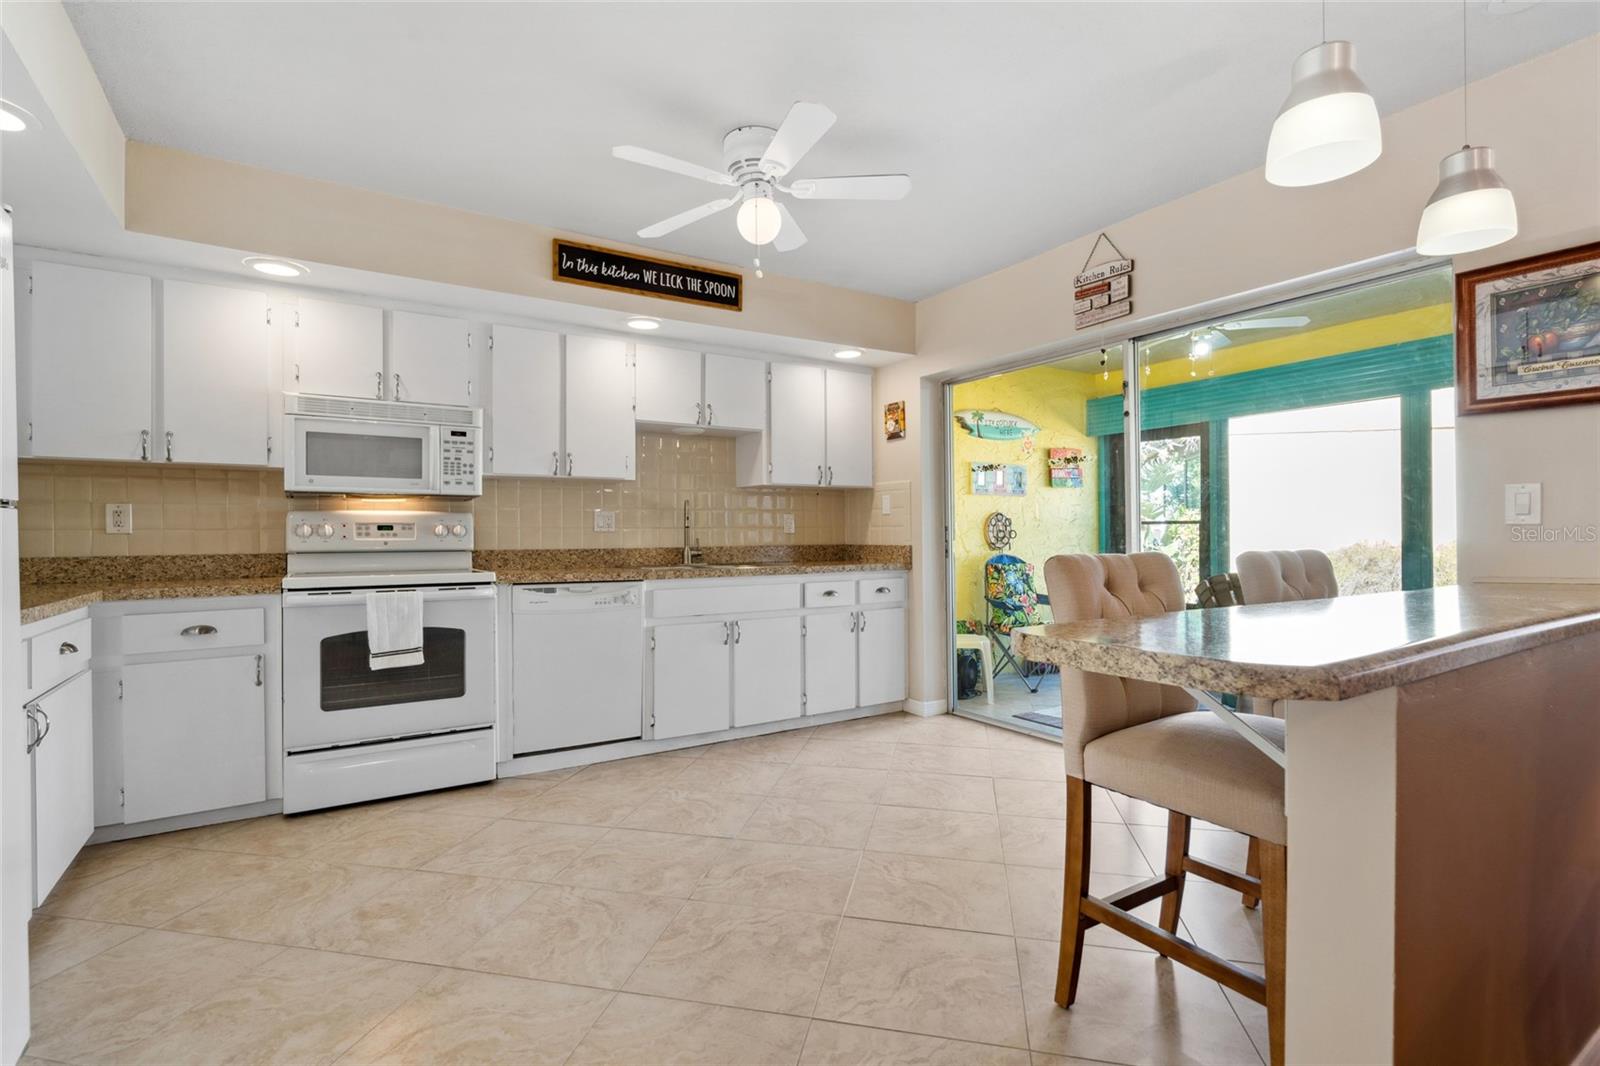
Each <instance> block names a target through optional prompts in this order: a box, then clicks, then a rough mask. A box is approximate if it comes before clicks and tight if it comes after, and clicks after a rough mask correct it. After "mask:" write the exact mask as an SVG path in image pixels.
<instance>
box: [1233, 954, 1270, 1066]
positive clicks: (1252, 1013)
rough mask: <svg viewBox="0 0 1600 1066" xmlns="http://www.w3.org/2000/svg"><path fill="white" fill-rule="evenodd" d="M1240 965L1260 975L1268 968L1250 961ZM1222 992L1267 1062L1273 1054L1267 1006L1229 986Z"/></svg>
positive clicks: (1262, 1059)
mask: <svg viewBox="0 0 1600 1066" xmlns="http://www.w3.org/2000/svg"><path fill="white" fill-rule="evenodd" d="M1239 965H1240V966H1242V967H1243V968H1244V969H1246V970H1249V971H1250V972H1251V973H1254V974H1257V975H1259V976H1265V975H1266V970H1264V969H1263V968H1262V967H1260V966H1255V965H1252V964H1250V963H1240V964H1239ZM1222 994H1223V995H1225V996H1227V997H1228V1004H1229V1006H1231V1007H1233V1013H1234V1014H1235V1015H1236V1016H1237V1017H1238V1019H1239V1021H1240V1022H1241V1023H1243V1025H1244V1031H1245V1032H1246V1033H1248V1034H1249V1036H1250V1043H1252V1044H1254V1045H1255V1049H1256V1054H1258V1055H1260V1056H1261V1061H1262V1062H1266V1061H1267V1060H1268V1059H1269V1058H1271V1056H1272V1044H1271V1034H1269V1033H1268V1032H1267V1008H1266V1006H1265V1005H1264V1004H1261V1003H1257V1002H1256V1001H1255V1000H1253V999H1246V998H1245V997H1244V996H1241V995H1240V994H1239V993H1237V992H1235V991H1233V990H1232V989H1229V988H1224V989H1223V990H1222Z"/></svg>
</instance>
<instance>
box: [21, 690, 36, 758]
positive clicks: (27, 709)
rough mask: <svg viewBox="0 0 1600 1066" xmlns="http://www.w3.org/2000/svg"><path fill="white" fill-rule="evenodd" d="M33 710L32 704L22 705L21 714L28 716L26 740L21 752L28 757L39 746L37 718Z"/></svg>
mask: <svg viewBox="0 0 1600 1066" xmlns="http://www.w3.org/2000/svg"><path fill="white" fill-rule="evenodd" d="M33 710H34V708H33V704H31V703H29V704H24V705H23V708H22V713H23V714H25V715H27V716H28V740H27V745H26V747H25V748H24V749H23V750H24V753H25V754H28V755H32V754H33V749H34V748H36V747H38V746H39V716H38V715H36V714H34V713H33Z"/></svg>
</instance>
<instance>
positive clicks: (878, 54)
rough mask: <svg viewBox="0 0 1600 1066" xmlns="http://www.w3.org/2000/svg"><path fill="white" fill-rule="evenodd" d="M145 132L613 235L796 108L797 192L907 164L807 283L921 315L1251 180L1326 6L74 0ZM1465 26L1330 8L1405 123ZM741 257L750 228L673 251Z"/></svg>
mask: <svg viewBox="0 0 1600 1066" xmlns="http://www.w3.org/2000/svg"><path fill="white" fill-rule="evenodd" d="M67 7H68V11H69V13H70V15H71V17H72V21H73V23H74V25H75V26H76V27H77V30H78V33H79V35H80V37H81V38H82V39H83V43H84V47H85V48H86V49H87V51H88V53H89V56H90V59H91V60H92V61H93V63H94V65H95V68H96V70H97V71H98V73H99V75H100V78H101V80H102V82H103V83H104V85H105V88H106V92H107V94H108V96H109V97H110V100H111V103H112V106H113V107H114V109H115V110H116V113H117V117H118V119H119V120H120V121H121V123H122V125H123V128H124V130H125V131H126V133H127V134H128V136H130V137H132V138H134V139H137V140H141V141H147V142H151V143H155V144H160V145H167V146H171V147H175V148H181V149H185V150H188V151H193V152H198V153H202V154H205V155H210V156H217V157H221V158H225V159H230V160H235V161H239V162H243V163H249V164H253V165H256V166H261V167H266V168H270V169H273V170H278V171H286V172H290V173H294V174H301V175H306V176H310V177H315V178H321V179H326V180H330V181H336V182H342V183H346V184H350V185H355V186H360V187H364V188H370V189H376V190H381V191H384V192H388V193H393V194H397V195H401V196H406V197H411V198H415V199H419V200H427V201H433V202H436V203H442V204H447V205H450V206H454V207H460V208H466V209H469V210H474V211H479V212H483V213H486V214H490V215H496V216H501V217H506V218H513V219H518V220H523V221H529V222H536V223H541V224H544V225H548V226H552V227H556V228H559V229H565V230H571V231H575V232H578V233H582V234H588V235H592V236H596V237H600V238H605V239H610V240H617V241H622V240H636V238H634V237H633V233H634V231H635V230H637V229H639V228H640V227H642V226H644V225H647V224H649V223H651V222H654V221H656V220H658V219H660V218H664V217H666V216H667V215H670V214H673V213H676V212H677V211H680V210H682V209H684V208H687V207H689V206H692V205H694V204H698V203H702V202H704V201H706V200H709V199H712V198H714V195H708V192H709V193H712V194H715V190H714V189H712V188H711V187H710V186H708V185H704V184H701V183H699V182H696V181H694V180H691V179H688V178H682V177H679V176H676V175H673V174H667V173H662V172H653V171H650V170H647V169H645V168H642V167H639V166H637V165H634V164H629V163H625V162H622V161H619V160H615V159H612V158H611V157H610V155H609V149H610V146H611V145H613V144H623V143H632V144H639V145H644V146H647V147H651V148H655V149H657V150H660V151H663V152H668V153H671V154H675V155H680V156H682V157H685V158H688V159H692V160H695V161H698V162H701V163H704V164H707V165H710V166H713V167H719V166H720V144H721V138H722V135H723V133H724V132H725V131H726V130H728V129H729V128H731V127H733V126H737V125H743V124H750V123H760V124H767V125H776V124H777V123H778V121H779V120H780V119H781V118H782V116H783V114H784V112H785V111H786V110H787V108H788V106H789V104H790V103H791V102H793V101H794V100H796V99H806V100H814V101H817V102H820V103H824V104H826V105H828V106H829V107H831V108H832V109H833V110H834V111H835V112H837V113H838V115H839V122H838V124H837V125H836V126H835V127H834V128H833V130H832V131H831V132H830V133H829V134H828V136H827V137H826V138H824V140H823V141H822V143H821V144H819V145H818V146H817V147H816V149H814V150H813V151H812V153H811V154H810V155H809V156H808V157H807V158H806V159H805V160H804V161H803V163H802V164H801V166H800V167H798V168H797V169H796V171H795V176H796V177H806V176H823V175H829V174H851V173H874V172H881V171H900V170H903V171H906V172H908V173H910V174H911V176H912V179H913V182H914V188H913V191H912V193H911V196H910V197H909V198H908V199H906V200H904V201H901V202H898V203H837V202H835V203H819V202H810V203H800V204H798V205H797V206H795V207H794V208H793V210H794V213H795V215H796V217H797V219H798V220H799V222H800V224H801V225H802V227H803V228H804V229H805V231H806V233H807V234H808V235H809V237H810V238H811V240H810V243H809V244H807V245H806V246H805V247H804V248H802V249H800V250H798V251H795V252H790V253H786V254H779V253H776V252H770V251H769V253H768V256H767V262H766V265H767V266H769V267H770V268H771V269H773V270H775V271H777V272H780V273H783V274H787V275H790V276H794V277H799V278H806V279H810V280H815V281H822V282H827V283H831V284H835V285H842V286H846V287H849V288H855V289H861V290H865V291H870V292H877V293H884V294H888V295H893V296H898V297H903V298H908V299H916V298H921V297H924V296H927V295H930V294H932V293H935V292H938V291H941V290H943V289H946V288H948V287H950V286H952V285H955V284H957V283H959V282H961V281H964V280H967V279H969V278H973V277H977V276H980V275H982V274H985V273H988V272H989V271H992V270H995V269H997V268H999V267H1002V266H1006V265H1008V264H1010V263H1013V262H1016V261H1017V260H1020V259H1023V258H1025V257H1027V256H1029V255H1032V254H1035V253H1038V252H1041V251H1043V250H1045V249H1047V248H1050V247H1053V246H1055V245H1058V244H1061V243H1063V242H1065V241H1067V240H1070V239H1072V238H1074V237H1076V236H1079V235H1082V234H1085V233H1089V232H1092V231H1094V230H1096V229H1098V228H1100V227H1103V226H1106V225H1109V224H1111V223H1112V222H1114V221H1116V220H1118V219H1121V218H1125V217H1127V216H1129V215H1132V214H1135V213H1137V212H1139V211H1141V210H1143V209H1145V208H1148V207H1150V206H1152V205H1155V204H1158V203H1162V202H1165V201H1167V200H1170V199H1173V198H1175V197H1178V196H1181V195H1184V194H1186V193H1189V192H1192V191H1194V190H1196V189H1199V188H1203V187H1205V186H1207V185H1210V184H1213V183H1215V182H1217V181H1219V180H1221V179H1222V178H1225V177H1228V176H1230V175H1233V174H1236V173H1239V172H1242V171H1245V170H1248V169H1250V168H1252V167H1254V166H1257V165H1258V164H1259V162H1260V160H1261V156H1262V152H1263V150H1264V146H1265V143H1266V136H1267V131H1268V129H1269V127H1270V125H1271V122H1272V118H1273V115H1274V114H1275V112H1276V110H1277V107H1278V105H1279V103H1280V102H1281V100H1282V97H1283V95H1284V93H1285V91H1286V90H1287V84H1288V68H1289V63H1290V61H1291V60H1292V59H1293V58H1294V56H1295V55H1296V54H1297V53H1299V52H1300V51H1302V50H1303V49H1305V48H1306V47H1309V46H1310V45H1312V44H1314V43H1316V41H1317V40H1318V34H1319V32H1320V31H1319V28H1318V20H1319V15H1318V11H1319V8H1318V5H1317V4H1314V3H1304V2H1294V3H1290V2H1280V3H1076V4H1004V3H982V4H979V3H970V4H924V3H907V4H829V3H769V4H756V3H753V4H671V3H664V4H608V3H588V4H566V3H551V4H479V3H452V4H429V3H251V2H245V3H82V2H73V3H69V4H68V5H67ZM1470 16H1471V18H1470V22H1471V26H1470V33H1471V36H1472V56H1473V62H1472V73H1473V76H1474V77H1477V76H1481V75H1483V74H1485V73H1488V72H1489V71H1491V70H1495V69H1499V68H1501V67H1503V66H1507V65H1509V64H1512V63H1515V62H1519V61H1521V60H1523V59H1526V58H1529V57H1531V56H1534V55H1537V54H1539V53H1541V52H1545V51H1548V50H1550V49H1552V48H1554V47H1557V46H1559V45H1561V44H1564V43H1566V42H1569V41H1572V40H1576V39H1578V38H1580V37H1582V36H1586V35H1588V34H1592V33H1596V32H1600V3H1595V2H1594V0H1544V2H1542V3H1533V4H1529V3H1527V2H1526V0H1501V2H1495V3H1484V2H1482V0H1474V2H1473V3H1472V4H1471V6H1470ZM1460 19H1461V14H1460V9H1459V8H1458V7H1456V6H1455V5H1453V4H1450V3H1439V2H1426V0H1424V2H1383V3H1334V4H1331V5H1329V9H1328V13H1327V20H1328V33H1329V36H1330V37H1347V38H1350V39H1353V40H1354V41H1356V42H1357V47H1358V49H1359V64H1358V65H1359V69H1360V71H1361V73H1362V75H1363V77H1365V79H1366V80H1367V83H1368V84H1369V85H1370V87H1371V88H1372V90H1373V92H1374V93H1375V95H1376V96H1377V98H1378V101H1379V105H1380V107H1381V108H1382V109H1383V110H1384V111H1385V112H1389V111H1394V110H1398V109H1400V108H1404V107H1406V106H1408V105H1410V104H1413V103H1416V102H1418V101H1419V100H1423V99H1426V98H1428V97H1430V96H1433V95H1436V94H1438V93H1440V92H1443V91H1446V90H1448V89H1450V88H1452V87H1453V86H1454V85H1456V84H1458V82H1459V79H1460V76H1461V53H1460V33H1461V25H1460ZM656 243H657V244H658V246H659V247H661V248H662V249H664V250H666V251H671V252H677V253H681V254H685V255H693V256H701V257H705V258H708V259H713V260H720V261H725V262H732V263H740V262H744V261H746V260H747V259H748V256H749V254H750V251H751V249H750V246H749V245H747V244H745V243H744V242H743V241H741V240H740V239H739V238H738V237H737V235H736V234H735V232H734V227H733V222H732V217H731V215H724V216H720V217H718V218H715V219H711V220H708V221H704V222H700V223H697V224H695V225H693V226H691V227H688V228H687V229H684V230H681V231H679V232H678V233H675V234H672V235H670V236H669V237H667V238H664V239H662V240H660V241H659V242H656Z"/></svg>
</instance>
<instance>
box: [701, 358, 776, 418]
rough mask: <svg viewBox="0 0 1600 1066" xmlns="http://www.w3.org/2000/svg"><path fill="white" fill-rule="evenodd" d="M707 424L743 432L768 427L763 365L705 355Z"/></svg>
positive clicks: (765, 365)
mask: <svg viewBox="0 0 1600 1066" xmlns="http://www.w3.org/2000/svg"><path fill="white" fill-rule="evenodd" d="M706 425H708V426H713V427H715V428H718V429H734V430H744V431H754V430H761V429H765V428H767V364H766V363H763V362H761V361H760V360H758V359H742V358H739V357H738V356H732V355H716V354H713V353H711V352H707V353H706Z"/></svg>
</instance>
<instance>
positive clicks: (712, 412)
mask: <svg viewBox="0 0 1600 1066" xmlns="http://www.w3.org/2000/svg"><path fill="white" fill-rule="evenodd" d="M716 420H717V409H716V408H715V407H712V406H711V404H710V403H707V404H706V425H708V426H709V425H711V424H712V423H713V422H715V421H716Z"/></svg>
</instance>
